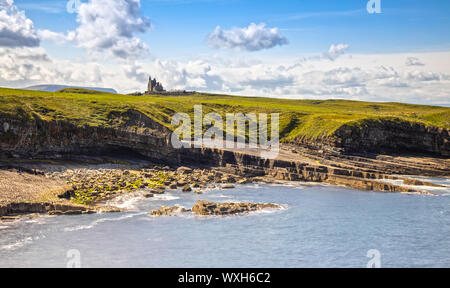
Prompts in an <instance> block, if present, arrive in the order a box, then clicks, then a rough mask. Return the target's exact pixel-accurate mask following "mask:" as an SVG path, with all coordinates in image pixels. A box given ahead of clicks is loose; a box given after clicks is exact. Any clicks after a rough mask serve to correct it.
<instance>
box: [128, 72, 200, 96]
mask: <svg viewBox="0 0 450 288" xmlns="http://www.w3.org/2000/svg"><path fill="white" fill-rule="evenodd" d="M195 93H196V92H195V91H190V92H188V91H186V90H170V91H166V90H164V87H163V85H162V84H161V83H160V82H158V81H157V80H156V78H154V79H152V76H150V78H149V79H148V86H147V91H146V92H145V93H144V94H142V93H134V94H133V95H139V96H140V95H145V94H147V95H149V94H159V95H167V96H182V95H194V94H195Z"/></svg>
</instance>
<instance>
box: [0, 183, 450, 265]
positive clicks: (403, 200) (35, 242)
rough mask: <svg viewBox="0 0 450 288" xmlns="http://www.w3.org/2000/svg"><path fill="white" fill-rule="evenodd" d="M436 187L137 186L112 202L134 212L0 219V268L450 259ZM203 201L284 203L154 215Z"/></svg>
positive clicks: (448, 210) (445, 206)
mask: <svg viewBox="0 0 450 288" xmlns="http://www.w3.org/2000/svg"><path fill="white" fill-rule="evenodd" d="M429 180H434V181H440V182H441V183H444V184H449V181H448V179H444V180H442V179H429ZM436 191H437V192H436V193H439V195H440V196H438V197H432V196H420V195H405V194H390V193H377V192H365V191H358V190H351V189H346V188H340V187H333V186H322V185H309V184H295V185H291V186H289V185H284V186H281V185H260V184H251V185H241V186H237V189H234V190H220V189H214V190H210V191H208V192H206V193H205V194H203V195H195V194H193V193H187V194H184V193H181V192H177V191H173V192H170V193H167V194H164V195H160V196H156V197H155V198H153V199H144V198H143V197H142V196H141V194H140V193H136V194H133V195H128V196H126V197H123V198H121V199H118V200H116V201H114V203H112V204H115V205H118V206H120V207H123V208H128V209H130V211H129V212H126V213H118V214H95V215H84V216H59V217H50V216H43V217H39V218H35V219H26V218H24V219H22V220H19V221H17V222H14V223H0V267H68V266H70V267H73V266H75V267H77V266H81V267H178V268H185V267H206V268H208V267H236V268H239V267H366V266H367V265H368V263H372V264H371V265H373V263H376V266H381V267H450V190H449V189H442V188H439V189H437V190H436ZM200 199H201V200H210V201H215V202H255V203H278V204H281V205H282V206H283V209H281V210H266V211H260V212H255V213H251V214H249V215H245V216H233V217H204V216H194V215H191V214H183V215H180V216H176V217H159V218H158V217H150V216H149V212H150V211H151V210H152V209H156V208H160V206H162V205H164V206H173V205H182V206H184V207H187V208H191V207H192V206H193V204H194V203H196V202H197V201H198V200H200Z"/></svg>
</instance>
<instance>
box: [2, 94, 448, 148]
mask: <svg viewBox="0 0 450 288" xmlns="http://www.w3.org/2000/svg"><path fill="white" fill-rule="evenodd" d="M62 92H64V93H62ZM62 92H54V93H50V92H37V91H28V90H15V89H5V88H0V114H3V115H9V116H13V117H15V118H17V117H20V118H21V119H32V118H36V117H38V118H39V119H40V120H42V121H64V122H69V123H71V124H73V125H75V126H78V127H81V126H85V125H87V126H91V127H99V128H113V129H114V128H118V127H119V126H120V125H121V122H120V121H116V120H117V119H114V117H112V115H115V114H114V113H119V114H120V113H124V112H127V111H139V112H140V113H142V114H144V115H145V116H146V117H148V118H149V119H151V120H152V121H154V122H155V123H158V124H160V125H162V126H164V127H166V128H168V129H173V127H171V126H170V121H171V117H172V115H174V114H175V113H177V112H184V113H188V114H193V107H194V105H200V104H201V105H203V113H205V114H206V113H210V112H217V113H219V114H221V115H223V116H225V114H226V113H237V112H241V113H249V112H256V113H280V131H281V138H282V141H283V142H293V143H304V144H305V143H306V144H312V143H323V144H327V145H331V146H347V147H351V148H352V149H357V148H358V147H359V145H362V146H364V147H366V148H367V150H371V149H370V146H371V145H378V144H377V143H378V142H379V141H385V142H386V141H388V142H389V141H393V140H386V139H387V138H386V139H385V138H383V137H391V138H392V137H394V138H395V136H396V134H398V133H397V132H394V134H393V135H391V134H392V133H386V131H383V129H384V130H385V128H384V127H388V129H391V130H392V129H393V130H392V131H396V130H398V129H400V130H401V131H403V132H405V133H406V134H405V133H403V134H405V135H406V138H405V135H403V136H402V137H403V138H404V139H400V140H399V141H403V142H404V145H406V146H407V145H410V144H408V143H409V142H417V141H419V142H421V141H422V139H423V141H422V142H427V143H425V146H427V147H425V146H424V151H426V152H434V153H438V154H443V155H445V154H446V153H447V152H446V151H448V129H449V128H450V108H447V107H438V106H423V105H410V104H401V103H372V102H357V101H345V100H327V101H322V100H284V99H272V98H255V97H237V96H228V95H213V94H195V95H187V96H161V95H145V96H131V95H119V94H109V93H99V92H95V93H90V92H89V91H81V92H80V89H77V90H76V91H73V92H76V93H70V92H72V91H70V90H69V91H67V90H65V91H62ZM0 118H1V117H0ZM122 124H123V123H122ZM373 131H377V132H376V135H375V136H374V134H373V133H372V132H373ZM380 131H381V132H380ZM415 132H420V133H418V134H417V133H416V134H417V135H418V136H417V135H416V136H417V137H419V138H417V137H416V136H413V135H412V136H413V137H412V138H410V139H409V138H408V137H409V136H408V135H410V134H415ZM380 133H381V134H380ZM366 136H367V137H369V138H370V137H378V138H379V141H378V140H377V141H378V142H376V141H371V140H370V139H369V140H368V141H363V142H361V141H359V140H360V139H356V138H358V137H359V138H361V137H366ZM0 137H3V138H4V137H6V136H5V135H3V136H2V135H1V134H0ZM344 138H345V139H344ZM353 138H355V139H353ZM352 139H353V140H352ZM389 139H390V138H389ZM366 140H367V139H366ZM352 141H353V142H352ZM395 141H396V140H395ZM430 141H431V142H433V143H428V142H430ZM403 142H402V143H403ZM441 142H442V143H441ZM394 144H395V143H394ZM413 144H414V143H413ZM419 144H421V143H419ZM389 145H390V144H389ZM396 145H397V144H395V145H393V146H392V147H391V148H395V147H396ZM402 145H403V144H401V145H400V146H398V148H399V149H400V148H402V147H403V146H404V145H403V146H402ZM414 145H415V144H414ZM414 145H413V146H414ZM406 146H405V147H406ZM413 146H411V150H417V149H418V150H421V149H422V148H421V146H420V145H419V146H417V145H416V146H417V147H416V146H414V147H413ZM429 147H431V148H429ZM406 148H408V147H406ZM416 148H417V149H416ZM430 149H431V150H430ZM441 150H442V151H444V153H440V152H439V151H441Z"/></svg>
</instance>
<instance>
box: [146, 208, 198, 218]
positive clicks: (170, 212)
mask: <svg viewBox="0 0 450 288" xmlns="http://www.w3.org/2000/svg"><path fill="white" fill-rule="evenodd" d="M189 211H190V210H187V209H186V208H184V207H180V206H174V207H166V206H162V207H161V209H160V210H157V209H156V210H153V211H152V212H150V216H172V215H174V214H179V213H186V212H189Z"/></svg>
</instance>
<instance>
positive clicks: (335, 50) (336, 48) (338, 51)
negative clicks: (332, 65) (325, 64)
mask: <svg viewBox="0 0 450 288" xmlns="http://www.w3.org/2000/svg"><path fill="white" fill-rule="evenodd" d="M349 47H350V46H349V45H348V44H344V43H339V44H337V45H334V44H332V45H331V46H330V49H328V52H326V53H324V57H325V58H328V59H330V60H331V61H334V60H336V59H337V58H338V57H339V56H341V55H343V54H344V53H345V51H347V49H348V48H349Z"/></svg>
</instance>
